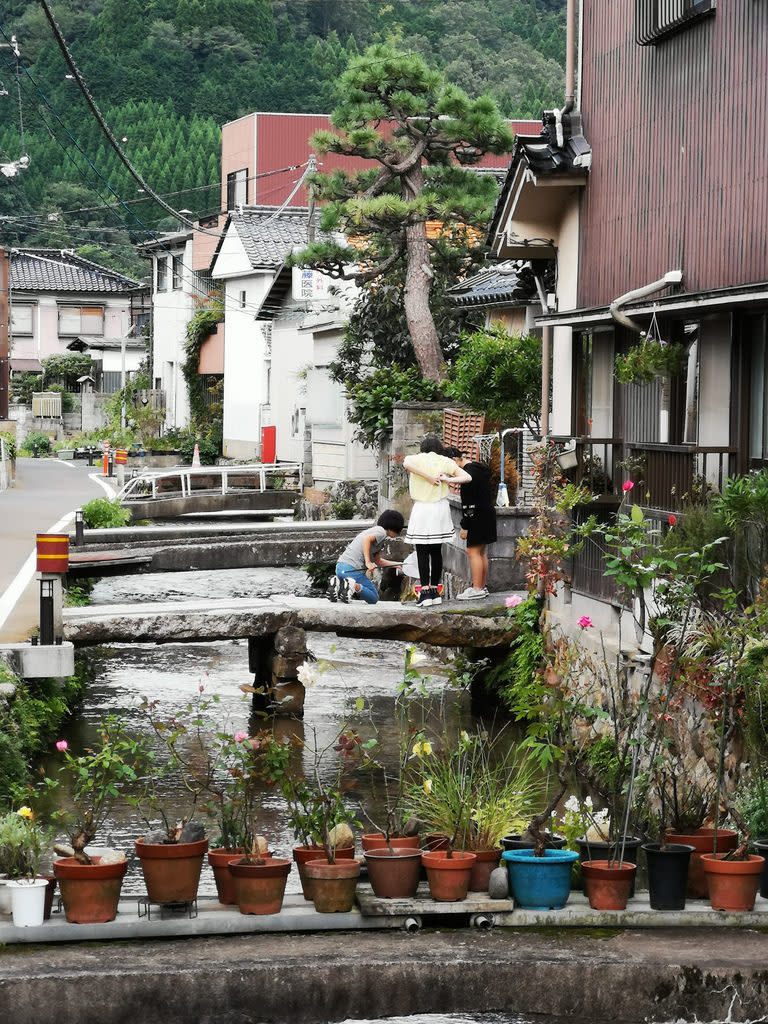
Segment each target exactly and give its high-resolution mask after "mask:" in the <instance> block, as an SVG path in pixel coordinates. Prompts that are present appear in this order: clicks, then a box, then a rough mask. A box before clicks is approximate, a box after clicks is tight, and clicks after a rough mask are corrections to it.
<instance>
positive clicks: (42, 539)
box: [37, 533, 69, 575]
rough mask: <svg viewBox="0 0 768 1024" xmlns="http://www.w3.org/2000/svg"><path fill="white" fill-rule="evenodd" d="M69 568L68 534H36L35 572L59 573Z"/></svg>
mask: <svg viewBox="0 0 768 1024" xmlns="http://www.w3.org/2000/svg"><path fill="white" fill-rule="evenodd" d="M68 568H69V534H68V533H38V535H37V571H38V572H49V573H51V572H53V573H61V574H62V575H63V574H64V573H65V572H66V571H67V569H68Z"/></svg>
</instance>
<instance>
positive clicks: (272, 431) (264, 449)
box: [261, 427, 277, 463]
mask: <svg viewBox="0 0 768 1024" xmlns="http://www.w3.org/2000/svg"><path fill="white" fill-rule="evenodd" d="M276 455H277V427H262V428H261V461H262V463H271V462H274V461H275V457H276Z"/></svg>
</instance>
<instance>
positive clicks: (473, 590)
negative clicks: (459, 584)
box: [456, 587, 488, 601]
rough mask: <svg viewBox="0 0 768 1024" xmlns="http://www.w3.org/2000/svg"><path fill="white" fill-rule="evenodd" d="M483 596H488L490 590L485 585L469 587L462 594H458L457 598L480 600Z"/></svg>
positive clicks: (459, 599) (460, 599) (458, 599)
mask: <svg viewBox="0 0 768 1024" xmlns="http://www.w3.org/2000/svg"><path fill="white" fill-rule="evenodd" d="M483 597H488V591H487V590H486V589H485V587H467V589H466V590H462V592H461V593H460V594H457V595H456V600H457V601H479V600H480V599H481V598H483Z"/></svg>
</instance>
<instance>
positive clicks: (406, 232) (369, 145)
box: [295, 45, 512, 381]
mask: <svg viewBox="0 0 768 1024" xmlns="http://www.w3.org/2000/svg"><path fill="white" fill-rule="evenodd" d="M339 94H340V95H341V97H342V99H341V102H340V104H339V105H338V106H337V108H336V109H335V110H334V112H333V114H332V115H331V122H332V124H333V126H334V128H335V129H336V131H335V132H329V131H323V132H318V133H317V134H316V135H315V136H314V138H313V145H314V147H315V148H316V150H317V151H318V152H320V153H328V152H333V153H342V154H345V155H347V156H356V157H362V158H363V159H365V160H368V161H371V163H372V169H371V170H365V171H362V172H360V173H358V174H349V173H347V172H343V171H335V172H333V173H331V174H323V175H317V177H316V184H317V187H318V190H319V194H320V197H321V198H322V199H324V200H326V201H327V203H328V205H326V206H325V208H324V210H323V216H322V227H323V228H324V229H325V230H326V231H344V232H345V233H346V234H347V236H348V237H353V238H354V240H355V241H354V245H343V246H340V245H337V244H332V243H326V242H321V243H316V244H314V245H311V246H310V247H308V249H306V250H305V252H304V253H302V254H299V255H298V257H296V258H295V262H299V263H302V264H303V265H310V266H314V267H317V268H319V269H321V270H325V271H326V272H330V273H331V274H333V275H336V276H344V277H347V276H351V277H354V279H355V280H356V281H357V283H358V284H364V283H366V282H369V281H373V280H375V279H376V278H378V277H380V276H381V275H382V274H386V273H387V271H389V270H390V269H392V268H393V267H395V266H396V265H398V264H404V266H405V290H404V296H403V302H404V308H405V315H406V319H407V322H408V331H409V334H410V337H411V343H412V345H413V349H414V353H415V355H416V359H417V362H418V364H419V368H420V369H421V372H422V374H423V375H424V377H426V378H428V379H430V380H434V381H439V380H441V379H442V377H443V374H444V367H445V364H444V359H443V354H442V350H441V346H440V338H439V336H438V332H437V328H436V327H435V321H434V317H433V314H432V310H431V309H430V303H429V300H430V292H431V288H432V281H433V278H434V271H433V268H432V251H433V250H434V249H435V248H437V247H439V246H440V245H444V244H447V242H446V239H447V236H449V235H454V236H462V235H464V236H466V233H467V229H468V228H470V227H471V226H472V225H475V224H480V223H482V222H483V221H484V219H485V218H486V217H487V215H488V213H489V207H490V203H491V202H492V199H493V194H494V191H495V186H494V184H493V182H491V181H489V180H488V179H487V178H485V177H484V176H481V175H477V174H474V173H472V172H471V171H469V170H467V169H466V168H467V167H468V166H471V165H472V164H475V163H477V161H478V160H479V159H480V158H481V157H482V155H483V154H484V153H487V152H493V153H505V152H508V151H509V150H510V149H511V148H512V135H511V133H510V131H509V128H508V127H507V124H506V122H505V121H504V119H503V118H502V117H501V115H500V114H499V111H498V109H497V107H496V104H495V103H494V102H493V100H491V99H490V98H489V97H487V96H481V97H479V98H478V99H475V100H470V99H469V97H468V96H467V95H466V94H465V93H464V92H462V91H461V90H459V89H456V88H455V87H454V86H451V85H449V84H447V83H446V82H445V80H444V79H443V77H442V75H441V74H440V73H439V72H437V71H434V70H432V69H430V68H429V67H427V65H426V63H425V62H424V61H423V60H422V58H421V57H419V56H416V55H413V54H406V53H399V52H397V51H396V50H394V49H392V48H391V47H389V46H385V45H376V46H372V47H370V48H369V49H368V50H366V52H365V53H364V54H363V55H362V56H360V57H355V58H353V59H352V61H351V62H350V65H349V67H348V69H347V71H346V72H345V73H344V74H343V75H342V77H341V80H340V83H339ZM430 220H433V221H439V222H441V223H442V224H443V226H444V231H443V237H442V238H434V239H430V238H429V237H428V235H427V221H430ZM353 264H354V265H357V267H358V268H359V269H357V270H349V269H348V268H349V267H351V266H352V265H353Z"/></svg>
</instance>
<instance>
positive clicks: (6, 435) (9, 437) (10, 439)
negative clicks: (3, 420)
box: [0, 430, 16, 459]
mask: <svg viewBox="0 0 768 1024" xmlns="http://www.w3.org/2000/svg"><path fill="white" fill-rule="evenodd" d="M0 437H2V439H3V440H4V441H5V451H6V454H7V456H8V458H9V459H15V458H16V438H15V437H14V435H13V434H12V433H11V432H10V430H0Z"/></svg>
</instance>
